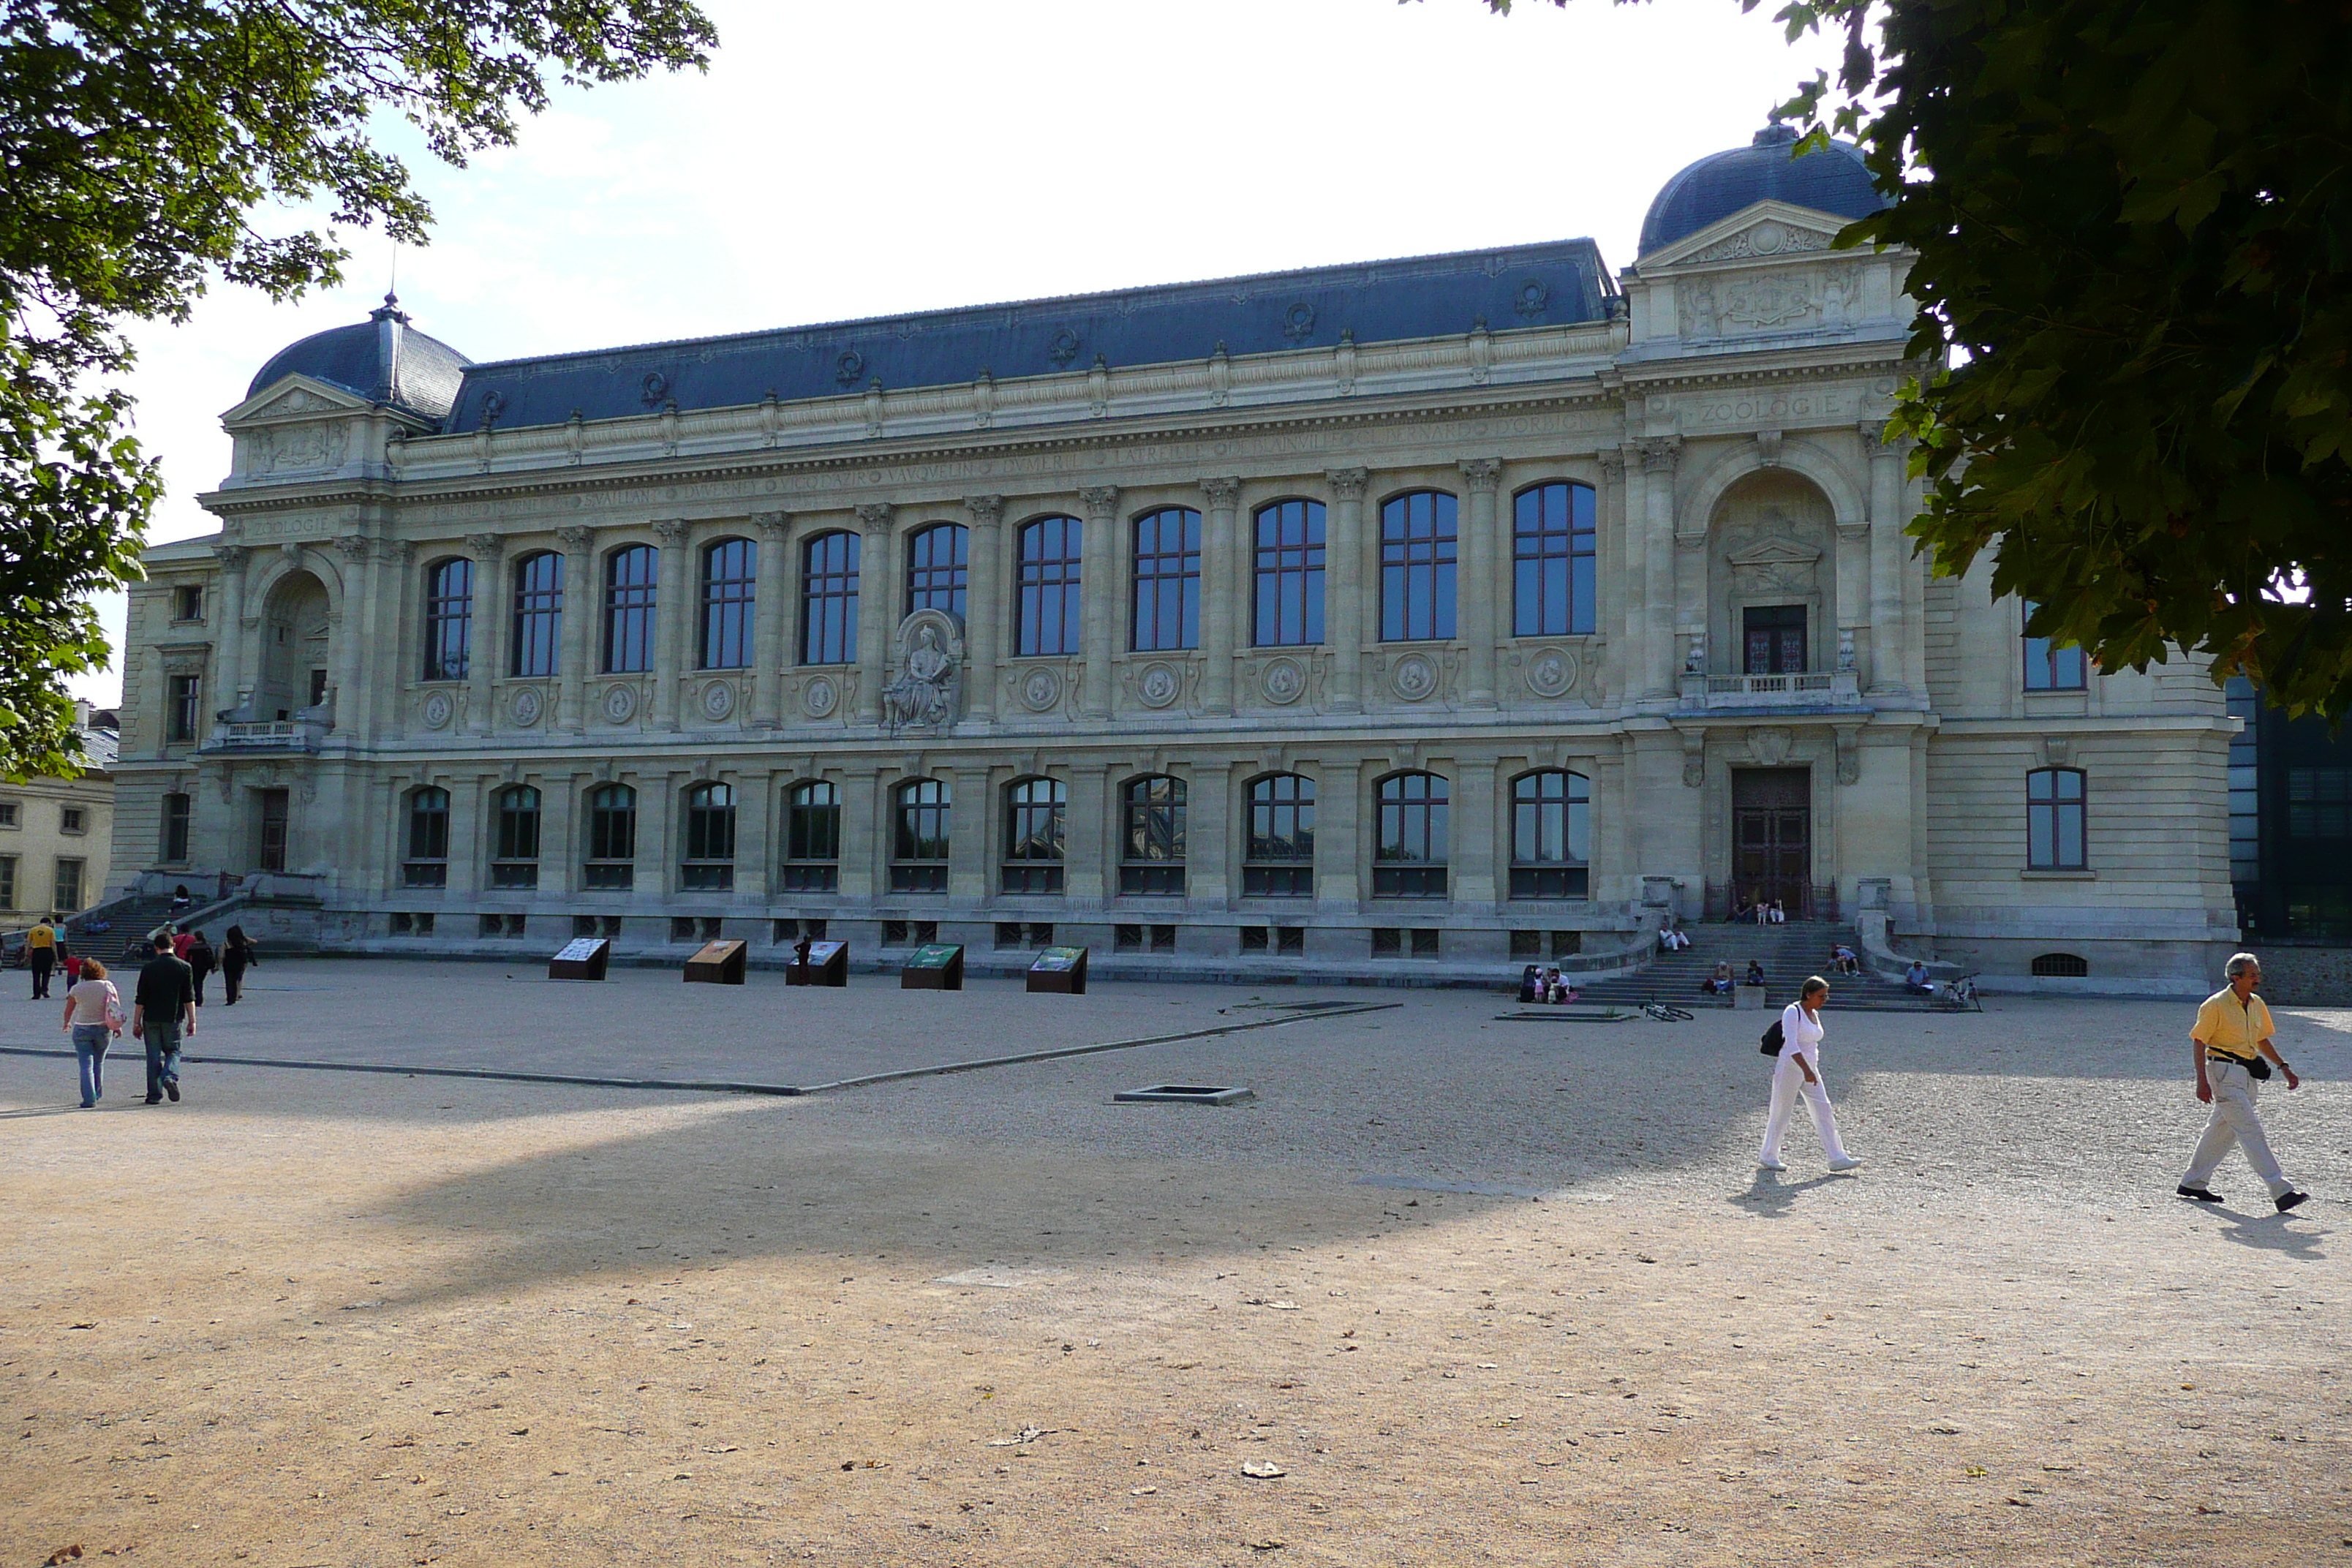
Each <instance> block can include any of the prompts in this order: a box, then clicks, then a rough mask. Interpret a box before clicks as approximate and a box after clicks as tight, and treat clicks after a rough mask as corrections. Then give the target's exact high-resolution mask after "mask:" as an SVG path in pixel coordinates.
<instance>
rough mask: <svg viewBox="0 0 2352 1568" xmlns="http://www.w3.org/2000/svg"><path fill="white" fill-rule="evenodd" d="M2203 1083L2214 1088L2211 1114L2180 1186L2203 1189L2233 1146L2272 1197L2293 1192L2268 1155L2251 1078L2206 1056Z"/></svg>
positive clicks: (2274, 1157)
mask: <svg viewBox="0 0 2352 1568" xmlns="http://www.w3.org/2000/svg"><path fill="white" fill-rule="evenodd" d="M2205 1081H2206V1082H2207V1083H2209V1084H2210V1085H2211V1086H2212V1088H2213V1114H2212V1115H2211V1116H2210V1117H2209V1118H2208V1119H2207V1120H2206V1122H2205V1136H2204V1137H2202V1138H2200V1139H2199V1140H2198V1141H2197V1157H2196V1158H2195V1159H2193V1160H2191V1161H2189V1173H2188V1174H2187V1175H2185V1176H2183V1177H2181V1178H2180V1184H2181V1185H2182V1186H2184V1187H2202V1186H2204V1185H2205V1184H2207V1183H2209V1182H2210V1181H2211V1180H2212V1179H2213V1171H2214V1168H2215V1167H2217V1166H2218V1165H2220V1164H2221V1160H2222V1157H2223V1156H2224V1155H2226V1154H2228V1153H2229V1152H2230V1150H2231V1146H2232V1145H2236V1146H2238V1147H2241V1148H2243V1149H2244V1150H2245V1152H2246V1163H2247V1164H2249V1165H2252V1167H2253V1168H2254V1174H2255V1175H2257V1176H2260V1177H2261V1178H2262V1179H2263V1185H2265V1186H2267V1187H2269V1188H2270V1190H2271V1196H2273V1197H2274V1198H2283V1197H2284V1196H2286V1195H2287V1194H2289V1193H2291V1192H2293V1191H2294V1183H2292V1182H2290V1181H2288V1180H2287V1179H2286V1173H2285V1172H2284V1171H2282V1170H2280V1169H2279V1163H2278V1156H2277V1155H2275V1154H2273V1153H2272V1152H2271V1141H2270V1137H2269V1135H2268V1134H2266V1133H2265V1132H2263V1119H2262V1118H2261V1117H2260V1116H2259V1115H2257V1114H2255V1111H2254V1079H2253V1075H2252V1074H2251V1073H2249V1072H2248V1071H2246V1069H2245V1068H2242V1067H2240V1066H2238V1064H2237V1063H2235V1062H2223V1061H2216V1060H2214V1059H2213V1058H2210V1057H2208V1058H2205Z"/></svg>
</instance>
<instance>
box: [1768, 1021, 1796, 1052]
mask: <svg viewBox="0 0 2352 1568" xmlns="http://www.w3.org/2000/svg"><path fill="white" fill-rule="evenodd" d="M1788 1042H1789V1037H1788V1036H1786V1035H1784V1034H1782V1033H1781V1032H1780V1019H1778V1018H1775V1019H1773V1020H1772V1026H1771V1027H1770V1028H1769V1029H1767V1030H1765V1031H1764V1041H1763V1046H1762V1049H1763V1052H1764V1054H1765V1055H1766V1056H1768V1057H1777V1056H1779V1055H1780V1047H1782V1046H1784V1045H1786V1044H1788Z"/></svg>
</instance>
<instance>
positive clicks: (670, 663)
mask: <svg viewBox="0 0 2352 1568" xmlns="http://www.w3.org/2000/svg"><path fill="white" fill-rule="evenodd" d="M686 532H687V530H686V520H685V519H684V518H682V517H666V518H663V519H661V520H660V521H656V523H655V524H654V537H655V538H656V539H658V540H660V541H661V565H660V568H659V571H658V574H657V576H656V584H655V587H654V708H653V720H654V728H655V729H656V730H661V731H675V730H676V729H677V688H678V683H679V681H680V680H681V679H683V677H684V675H685V670H686V639H687V634H688V628H689V627H690V626H692V625H693V624H694V609H695V584H694V582H693V581H692V577H693V574H692V573H690V572H688V570H687V552H686ZM665 886H667V884H665Z"/></svg>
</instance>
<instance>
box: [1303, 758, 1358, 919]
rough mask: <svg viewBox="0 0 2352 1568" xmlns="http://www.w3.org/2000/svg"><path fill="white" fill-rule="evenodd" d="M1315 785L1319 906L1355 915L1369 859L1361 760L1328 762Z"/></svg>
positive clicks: (1316, 884)
mask: <svg viewBox="0 0 2352 1568" xmlns="http://www.w3.org/2000/svg"><path fill="white" fill-rule="evenodd" d="M1321 772H1322V775H1323V776H1322V777H1321V778H1319V779H1318V780H1317V781H1316V784H1315V906H1316V908H1317V909H1318V910H1324V911H1327V912H1329V913H1333V914H1348V915H1353V914H1355V913H1356V912H1357V907H1358V906H1359V905H1360V904H1361V903H1362V902H1363V898H1364V892H1363V888H1364V882H1363V878H1364V873H1363V868H1362V866H1361V865H1360V862H1361V861H1362V860H1363V859H1364V858H1365V856H1364V853H1363V845H1362V842H1361V840H1362V838H1363V837H1364V835H1363V834H1362V833H1361V832H1360V827H1359V825H1360V823H1361V822H1362V820H1363V815H1364V801H1363V794H1364V790H1363V772H1364V765H1363V763H1360V762H1355V761H1349V762H1344V763H1325V764H1324V765H1323V767H1322V770H1321Z"/></svg>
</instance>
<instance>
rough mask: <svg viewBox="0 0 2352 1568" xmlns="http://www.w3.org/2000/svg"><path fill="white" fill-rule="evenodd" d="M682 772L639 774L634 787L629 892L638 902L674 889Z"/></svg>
mask: <svg viewBox="0 0 2352 1568" xmlns="http://www.w3.org/2000/svg"><path fill="white" fill-rule="evenodd" d="M684 776H685V775H684V774H682V773H640V774H638V775H637V776H636V778H635V781H634V782H635V784H636V786H637V858H636V860H635V867H636V870H635V875H634V877H633V878H632V881H633V883H634V884H635V885H634V886H633V887H632V888H631V889H630V892H631V893H632V894H633V895H635V897H636V898H637V899H639V900H645V899H652V900H656V901H658V900H663V899H666V898H667V897H668V896H669V894H670V891H671V890H672V889H675V888H676V887H677V850H678V826H679V825H678V820H677V812H678V786H677V781H678V780H679V779H680V778H682V777H684Z"/></svg>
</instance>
